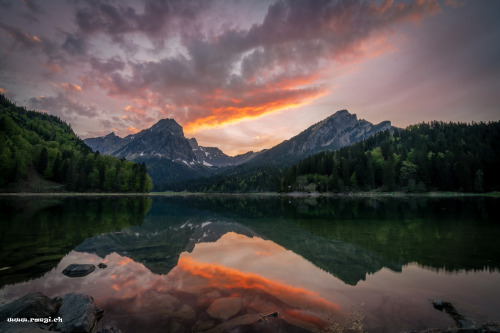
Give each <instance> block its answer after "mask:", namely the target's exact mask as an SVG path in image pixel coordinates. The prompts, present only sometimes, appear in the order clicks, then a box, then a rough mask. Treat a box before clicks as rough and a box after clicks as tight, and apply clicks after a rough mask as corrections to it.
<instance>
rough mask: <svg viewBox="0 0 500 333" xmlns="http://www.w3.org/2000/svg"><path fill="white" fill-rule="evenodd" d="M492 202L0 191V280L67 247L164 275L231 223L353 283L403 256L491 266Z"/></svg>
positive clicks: (29, 272)
mask: <svg viewBox="0 0 500 333" xmlns="http://www.w3.org/2000/svg"><path fill="white" fill-rule="evenodd" d="M151 202H152V204H151ZM499 203H500V200H498V199H493V198H464V197H461V198H424V197H421V198H415V197H410V198H348V197H336V198H324V197H320V198H295V197H253V196H193V197H154V198H153V199H152V200H151V199H148V198H144V197H101V198H97V199H92V198H66V199H64V200H51V199H47V198H30V199H15V200H14V199H9V200H2V201H1V202H0V205H1V207H0V208H1V209H2V212H3V218H2V224H1V225H0V231H1V233H0V241H1V245H0V259H1V267H0V268H2V271H0V273H1V278H0V285H3V284H5V283H12V282H19V281H23V280H24V279H28V278H34V277H37V276H40V275H41V274H43V273H44V272H46V271H48V270H50V269H51V268H53V267H54V266H55V265H56V264H57V262H58V261H59V260H60V259H61V257H62V256H63V255H64V254H66V253H67V252H69V251H71V250H73V249H75V250H77V251H83V252H89V253H96V254H97V255H99V256H100V257H102V258H104V257H105V256H106V255H108V254H110V253H113V252H116V253H119V254H120V255H123V256H127V257H130V258H131V259H133V260H134V261H136V262H141V263H143V264H144V265H146V266H147V267H148V268H149V269H150V270H151V271H152V272H153V273H156V274H166V273H168V272H169V271H170V270H171V269H172V268H173V267H175V266H176V265H177V263H178V259H179V255H180V254H181V253H182V252H184V251H188V252H190V251H192V250H193V248H194V246H195V244H197V243H200V242H214V241H216V240H217V239H219V238H220V237H221V236H222V235H224V234H225V233H227V232H229V231H233V232H236V233H239V234H243V235H247V236H249V237H251V236H254V235H256V236H259V237H262V238H264V239H269V240H272V241H273V242H275V243H277V244H279V245H281V246H283V247H284V248H286V249H288V250H291V251H293V252H295V253H297V254H299V255H301V256H302V257H304V258H305V259H307V260H309V261H310V262H312V263H313V264H315V265H316V266H318V267H320V268H321V269H323V270H325V271H327V272H329V273H331V274H333V275H334V276H336V277H338V278H340V279H341V280H343V281H344V282H345V283H348V284H352V285H355V284H356V283H358V282H359V281H360V280H364V279H365V278H366V275H367V274H370V273H374V272H376V271H378V270H380V269H382V268H384V267H387V268H390V269H392V270H394V271H400V270H401V269H402V267H403V266H404V265H406V264H408V263H411V262H416V263H418V264H420V265H422V266H425V267H429V268H434V269H444V270H446V271H448V272H454V271H457V270H482V269H494V270H497V269H500V248H499V247H498V246H497V243H498V239H499V238H500V223H499V222H498V221H500V210H498V209H497V207H496V206H498V204H499ZM150 207H151V208H150ZM148 209H149V211H148ZM146 212H147V214H146ZM118 230H121V231H120V232H115V231H118ZM6 267H10V268H8V269H5V268H6Z"/></svg>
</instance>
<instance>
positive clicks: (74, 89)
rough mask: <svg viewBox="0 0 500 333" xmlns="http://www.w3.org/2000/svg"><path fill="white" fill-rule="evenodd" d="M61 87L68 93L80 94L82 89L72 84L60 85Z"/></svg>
mask: <svg viewBox="0 0 500 333" xmlns="http://www.w3.org/2000/svg"><path fill="white" fill-rule="evenodd" d="M61 87H63V88H64V89H65V90H66V91H68V92H80V91H82V87H80V86H79V85H77V84H74V83H66V82H64V83H61Z"/></svg>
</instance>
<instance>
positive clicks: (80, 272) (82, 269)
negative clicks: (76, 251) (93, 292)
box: [63, 264, 95, 277]
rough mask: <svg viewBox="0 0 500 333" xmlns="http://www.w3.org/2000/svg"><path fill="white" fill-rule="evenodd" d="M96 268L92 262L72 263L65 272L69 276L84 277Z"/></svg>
mask: <svg viewBox="0 0 500 333" xmlns="http://www.w3.org/2000/svg"><path fill="white" fill-rule="evenodd" d="M94 270H95V266H94V265H92V264H71V265H69V266H68V267H66V268H65V269H64V271H63V274H64V275H66V276H69V277H82V276H86V275H89V274H90V273H92V272H93V271H94Z"/></svg>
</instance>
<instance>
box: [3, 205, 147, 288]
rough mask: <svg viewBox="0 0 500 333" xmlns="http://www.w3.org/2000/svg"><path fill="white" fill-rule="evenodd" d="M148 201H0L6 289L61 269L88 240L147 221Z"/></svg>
mask: <svg viewBox="0 0 500 333" xmlns="http://www.w3.org/2000/svg"><path fill="white" fill-rule="evenodd" d="M150 206H151V199H150V198H148V197H134V198H132V197H99V198H89V197H85V198H81V197H78V198H76V197H66V198H64V199H62V198H60V199H56V198H48V197H26V198H3V199H2V200H0V211H1V212H2V223H1V224H0V263H1V264H0V265H1V267H0V269H1V274H0V286H3V285H5V284H10V283H15V282H20V281H24V280H28V279H33V278H36V277H39V276H41V275H43V274H44V273H45V272H47V271H49V270H51V269H52V268H53V267H55V266H56V265H57V264H58V262H59V261H60V260H61V258H62V257H63V256H64V255H66V254H67V253H68V252H69V251H71V250H73V249H74V248H75V246H77V245H78V244H80V243H81V242H82V241H84V240H85V238H89V237H93V236H94V235H98V234H101V233H107V232H112V231H117V230H121V229H123V228H128V227H130V226H132V225H134V224H137V223H141V222H142V221H143V218H144V215H145V214H146V212H147V211H148V210H149V208H150Z"/></svg>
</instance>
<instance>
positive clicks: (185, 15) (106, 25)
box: [76, 0, 210, 41]
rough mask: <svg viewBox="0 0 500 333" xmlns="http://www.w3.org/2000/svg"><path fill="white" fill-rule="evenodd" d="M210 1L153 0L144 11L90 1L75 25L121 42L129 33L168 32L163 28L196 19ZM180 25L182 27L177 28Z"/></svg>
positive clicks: (121, 5)
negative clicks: (139, 11)
mask: <svg viewBox="0 0 500 333" xmlns="http://www.w3.org/2000/svg"><path fill="white" fill-rule="evenodd" d="M209 3H210V1H183V0H173V1H172V0H150V1H145V2H144V12H143V13H138V12H137V11H136V9H135V8H134V7H132V6H127V5H124V4H123V3H120V2H117V3H114V2H109V1H96V0H89V1H86V2H85V6H84V7H81V8H79V9H78V10H77V12H76V24H77V25H78V27H79V28H80V30H81V31H82V32H84V33H86V34H96V33H104V34H108V35H110V36H111V37H112V38H113V40H115V41H119V40H121V39H122V37H123V35H125V34H127V33H144V34H146V35H148V36H150V37H154V36H158V35H162V36H164V34H165V33H168V31H166V30H165V29H164V28H165V27H172V26H173V25H175V24H179V25H184V26H183V29H187V28H188V25H189V22H191V23H193V24H194V22H195V19H196V18H197V16H198V14H199V13H200V12H201V11H203V10H204V8H206V7H207V6H208V5H209ZM178 28H179V27H178Z"/></svg>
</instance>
